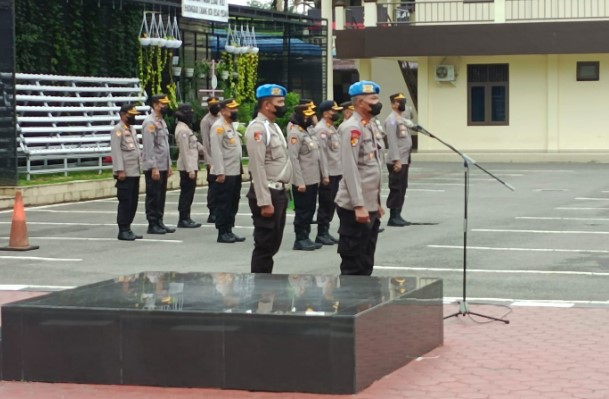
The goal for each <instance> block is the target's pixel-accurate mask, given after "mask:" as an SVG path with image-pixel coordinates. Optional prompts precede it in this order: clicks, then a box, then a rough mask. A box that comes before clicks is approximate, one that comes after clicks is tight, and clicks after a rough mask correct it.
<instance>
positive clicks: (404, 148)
mask: <svg viewBox="0 0 609 399" xmlns="http://www.w3.org/2000/svg"><path fill="white" fill-rule="evenodd" d="M389 99H390V100H391V109H392V112H391V113H390V114H389V116H388V117H387V119H385V132H386V133H387V142H388V144H389V152H388V154H387V169H388V170H389V196H388V197H387V208H389V215H390V217H389V222H387V225H389V226H397V227H403V226H408V225H409V224H410V223H409V222H407V221H406V220H404V219H403V218H402V215H401V213H402V207H403V206H404V197H405V196H406V189H407V188H408V169H409V166H410V149H411V148H412V138H411V136H410V133H409V132H408V128H407V125H406V123H407V122H406V120H405V119H406V118H404V115H403V113H404V111H405V110H406V97H404V94H402V93H396V94H392V95H391V96H389ZM409 116H410V115H409Z"/></svg>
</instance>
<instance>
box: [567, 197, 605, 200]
mask: <svg viewBox="0 0 609 399" xmlns="http://www.w3.org/2000/svg"><path fill="white" fill-rule="evenodd" d="M575 199H576V200H578V201H609V198H593V197H577V198H575Z"/></svg>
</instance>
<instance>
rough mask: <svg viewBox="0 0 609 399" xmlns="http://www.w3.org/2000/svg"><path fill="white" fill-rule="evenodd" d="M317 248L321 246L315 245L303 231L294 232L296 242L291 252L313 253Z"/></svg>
mask: <svg viewBox="0 0 609 399" xmlns="http://www.w3.org/2000/svg"><path fill="white" fill-rule="evenodd" d="M318 245H319V247H318ZM319 248H321V244H315V243H314V242H313V241H311V240H310V239H309V237H307V234H306V233H305V232H304V231H297V232H296V241H295V242H294V247H293V248H292V249H293V250H295V251H314V250H316V249H319Z"/></svg>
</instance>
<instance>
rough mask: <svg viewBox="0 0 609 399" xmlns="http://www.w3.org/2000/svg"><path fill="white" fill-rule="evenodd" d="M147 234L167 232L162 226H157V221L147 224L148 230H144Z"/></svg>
mask: <svg viewBox="0 0 609 399" xmlns="http://www.w3.org/2000/svg"><path fill="white" fill-rule="evenodd" d="M146 233H148V234H165V233H167V232H166V231H165V229H164V228H162V227H161V226H159V225H158V224H157V223H150V224H149V225H148V230H146Z"/></svg>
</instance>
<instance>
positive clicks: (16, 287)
mask: <svg viewBox="0 0 609 399" xmlns="http://www.w3.org/2000/svg"><path fill="white" fill-rule="evenodd" d="M72 288H76V287H73V286H66V285H32V284H0V291H51V290H52V291H61V290H69V289H72Z"/></svg>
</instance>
